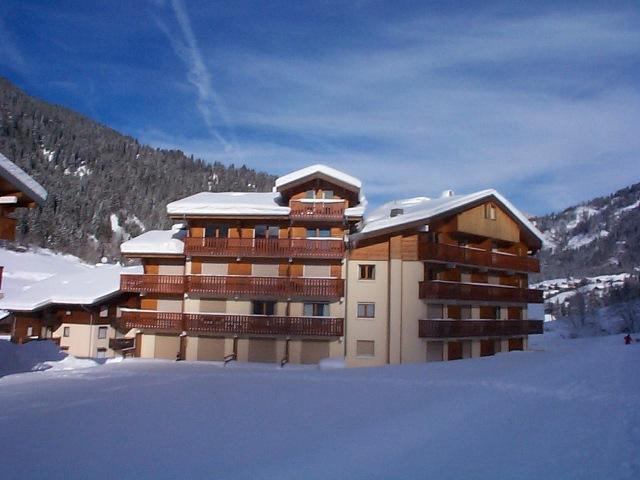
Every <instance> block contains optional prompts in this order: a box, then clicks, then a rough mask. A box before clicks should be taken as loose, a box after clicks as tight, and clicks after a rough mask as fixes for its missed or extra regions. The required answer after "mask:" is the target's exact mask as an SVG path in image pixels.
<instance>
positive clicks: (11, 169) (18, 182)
mask: <svg viewBox="0 0 640 480" xmlns="http://www.w3.org/2000/svg"><path fill="white" fill-rule="evenodd" d="M0 177H2V178H4V179H5V180H6V181H7V182H9V183H10V184H11V185H13V186H14V187H16V188H17V189H19V190H20V191H21V192H23V193H25V194H26V195H27V196H28V197H29V198H30V199H31V200H33V201H34V202H37V203H38V204H40V205H42V204H43V203H44V202H45V201H46V200H47V191H46V190H45V189H44V188H43V187H42V185H40V184H39V183H38V182H36V181H35V180H34V179H33V178H31V177H30V176H29V175H28V174H27V173H26V172H25V171H24V170H22V169H21V168H20V167H19V166H17V165H16V164H15V163H13V162H12V161H11V160H9V159H8V158H7V157H5V156H4V155H2V154H1V153H0Z"/></svg>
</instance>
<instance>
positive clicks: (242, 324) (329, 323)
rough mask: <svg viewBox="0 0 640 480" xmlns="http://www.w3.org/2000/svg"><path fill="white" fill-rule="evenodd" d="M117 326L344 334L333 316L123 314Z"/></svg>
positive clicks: (234, 332)
mask: <svg viewBox="0 0 640 480" xmlns="http://www.w3.org/2000/svg"><path fill="white" fill-rule="evenodd" d="M121 323H122V325H123V327H124V328H140V329H149V330H162V331H171V332H174V333H179V332H183V331H186V332H187V333H194V334H197V333H201V334H202V333H209V334H220V335H277V336H291V337H296V336H319V337H341V336H342V335H343V332H344V320H343V319H342V318H333V317H277V316H270V315H227V314H205V313H167V312H148V311H145V312H141V311H124V312H123V314H122V319H121Z"/></svg>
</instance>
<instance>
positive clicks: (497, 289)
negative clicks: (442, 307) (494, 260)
mask: <svg viewBox="0 0 640 480" xmlns="http://www.w3.org/2000/svg"><path fill="white" fill-rule="evenodd" d="M420 298H434V299H436V298H442V299H449V300H480V301H488V302H491V301H495V302H518V303H543V298H542V290H531V289H527V288H513V287H501V286H496V285H478V284H469V283H456V282H439V281H425V282H420Z"/></svg>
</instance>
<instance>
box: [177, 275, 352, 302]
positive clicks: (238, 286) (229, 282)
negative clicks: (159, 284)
mask: <svg viewBox="0 0 640 480" xmlns="http://www.w3.org/2000/svg"><path fill="white" fill-rule="evenodd" d="M187 291H188V292H192V293H215V294H220V295H229V296H244V295H247V296H255V295H261V296H265V295H266V296H269V297H318V298H330V297H343V296H344V280H342V279H340V278H304V277H250V276H222V275H221V276H211V275H190V276H189V277H188V282H187Z"/></svg>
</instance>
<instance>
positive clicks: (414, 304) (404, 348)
mask: <svg viewBox="0 0 640 480" xmlns="http://www.w3.org/2000/svg"><path fill="white" fill-rule="evenodd" d="M423 279H424V267H423V265H422V263H421V262H416V261H411V262H404V265H403V269H402V296H401V299H402V302H401V305H402V329H401V333H400V335H401V351H400V362H401V363H419V362H424V361H425V355H426V353H425V349H426V348H427V347H426V340H425V339H424V338H420V337H419V336H418V325H419V322H418V321H419V320H421V319H425V318H427V303H426V302H425V301H424V300H421V299H420V292H419V290H420V282H421V281H422V280H423Z"/></svg>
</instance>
